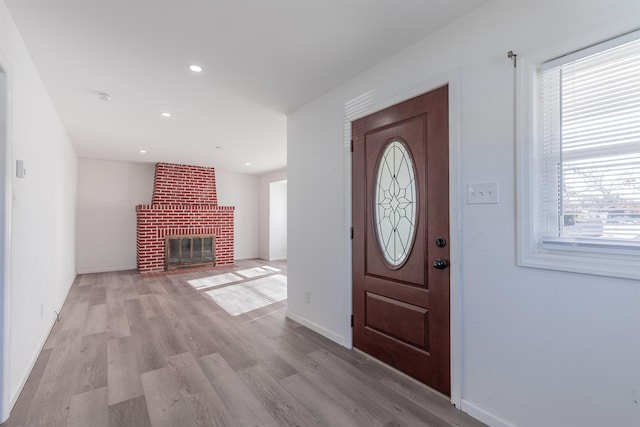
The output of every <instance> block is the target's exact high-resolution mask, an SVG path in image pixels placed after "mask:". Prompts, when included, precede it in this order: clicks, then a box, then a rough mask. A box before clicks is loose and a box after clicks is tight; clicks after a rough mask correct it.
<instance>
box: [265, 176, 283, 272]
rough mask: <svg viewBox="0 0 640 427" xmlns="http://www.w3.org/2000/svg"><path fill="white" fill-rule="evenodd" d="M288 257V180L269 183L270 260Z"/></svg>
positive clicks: (280, 259)
mask: <svg viewBox="0 0 640 427" xmlns="http://www.w3.org/2000/svg"><path fill="white" fill-rule="evenodd" d="M286 259H287V181H286V180H284V181H275V182H271V183H270V184H269V261H282V260H286Z"/></svg>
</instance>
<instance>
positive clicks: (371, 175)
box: [352, 86, 451, 395]
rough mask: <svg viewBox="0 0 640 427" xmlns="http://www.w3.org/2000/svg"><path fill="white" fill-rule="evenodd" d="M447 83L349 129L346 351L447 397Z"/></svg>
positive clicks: (448, 371)
mask: <svg viewBox="0 0 640 427" xmlns="http://www.w3.org/2000/svg"><path fill="white" fill-rule="evenodd" d="M448 111H449V108H448V86H444V87H441V88H438V89H435V90H433V91H431V92H429V93H426V94H424V95H420V96H418V97H416V98H413V99H410V100H408V101H405V102H402V103H401V104H397V105H394V106H392V107H389V108H387V109H385V110H383V111H380V112H377V113H374V114H371V115H370V116H367V117H364V118H362V119H359V120H356V121H354V122H353V123H352V138H353V158H352V169H353V172H352V173H353V176H352V183H353V190H352V191H353V194H352V200H353V226H354V236H353V313H354V331H353V344H354V347H356V348H358V349H360V350H362V351H364V352H365V353H368V354H370V355H372V356H373V357H375V358H377V359H379V360H381V361H383V362H385V363H387V364H389V365H391V366H393V367H395V368H397V369H399V370H401V371H403V372H405V373H407V374H408V375H410V376H412V377H414V378H416V379H418V380H419V381H421V382H423V383H425V384H427V385H429V386H430V387H432V388H434V389H436V390H438V391H440V392H442V393H444V394H446V395H449V394H450V387H451V380H450V360H449V351H450V350H449V349H450V343H449V342H450V339H449V307H450V305H449V268H448V267H449V266H448V263H449V244H448V243H449V154H448V151H449V148H448V147H449V120H448V116H449V113H448Z"/></svg>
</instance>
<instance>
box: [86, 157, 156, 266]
mask: <svg viewBox="0 0 640 427" xmlns="http://www.w3.org/2000/svg"><path fill="white" fill-rule="evenodd" d="M154 173H155V164H154V163H131V162H116V161H107V160H93V159H79V161H78V213H77V223H76V224H77V225H76V227H77V247H78V254H77V262H78V273H81V274H82V273H96V272H102V271H119V270H131V269H135V268H136V205H140V204H148V203H151V197H152V194H153V176H154Z"/></svg>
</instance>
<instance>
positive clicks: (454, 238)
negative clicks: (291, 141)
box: [343, 69, 463, 408]
mask: <svg viewBox="0 0 640 427" xmlns="http://www.w3.org/2000/svg"><path fill="white" fill-rule="evenodd" d="M444 85H449V228H450V230H449V233H450V236H449V237H450V259H451V263H450V265H451V267H450V268H449V272H450V313H451V314H450V339H451V348H450V359H451V402H452V403H453V404H454V405H456V407H458V408H460V405H461V402H462V298H461V297H462V283H461V263H460V260H461V246H460V237H461V234H460V223H461V221H460V218H461V209H460V206H461V200H462V196H463V194H462V190H461V184H460V170H461V168H460V92H459V88H460V72H459V70H458V69H456V70H454V71H452V72H450V73H447V74H444V75H440V76H438V77H436V78H433V79H430V80H426V81H423V82H421V83H419V84H417V85H415V86H411V87H408V88H404V90H400V91H399V92H396V93H395V94H393V95H390V96H388V97H381V98H382V99H376V98H377V97H376V92H375V90H370V91H367V92H365V93H363V94H361V95H359V96H357V97H355V98H353V99H351V100H349V101H347V102H346V103H345V113H344V147H343V161H344V176H345V186H344V224H345V230H344V236H345V241H344V243H345V248H344V249H345V252H344V253H345V254H346V257H347V260H346V261H347V262H346V266H345V271H344V277H345V282H346V283H347V286H346V287H345V288H346V291H345V295H344V300H345V308H346V313H347V316H345V319H344V342H345V346H346V347H348V348H353V329H352V328H351V312H352V307H353V276H352V268H353V258H352V244H351V242H352V240H351V225H352V224H351V218H352V217H351V203H352V200H351V122H352V121H354V120H357V119H360V118H362V117H365V116H368V115H370V114H372V113H375V112H377V111H381V110H384V109H385V108H388V107H391V106H392V105H395V104H398V103H400V102H403V101H406V100H408V99H411V98H414V97H416V96H418V95H421V94H423V93H426V92H429V91H431V90H433V89H437V88H438V87H441V86H444Z"/></svg>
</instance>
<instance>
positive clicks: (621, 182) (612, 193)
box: [538, 34, 640, 247]
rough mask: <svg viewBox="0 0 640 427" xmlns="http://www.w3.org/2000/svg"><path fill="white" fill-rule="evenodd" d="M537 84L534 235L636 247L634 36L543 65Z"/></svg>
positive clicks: (639, 219) (637, 66) (638, 153)
mask: <svg viewBox="0 0 640 427" xmlns="http://www.w3.org/2000/svg"><path fill="white" fill-rule="evenodd" d="M629 39H631V40H629ZM538 88H539V89H538V96H539V103H538V105H539V106H540V111H539V113H538V114H539V117H540V121H539V123H540V126H541V128H540V130H539V134H540V135H541V138H542V139H543V145H544V147H543V163H542V164H541V167H542V168H541V169H542V170H540V171H539V172H540V175H539V176H540V186H539V188H540V190H541V194H539V197H540V201H541V203H540V207H541V210H542V212H538V214H539V220H540V222H541V224H542V225H543V226H542V227H541V228H540V232H541V233H542V234H543V235H542V236H540V237H542V239H543V241H544V242H547V243H549V242H551V243H553V242H556V243H560V242H573V243H589V242H591V243H593V244H599V245H601V244H605V243H607V242H608V243H609V244H613V245H618V246H624V247H633V246H637V247H640V36H639V35H638V34H636V35H635V36H634V37H629V36H627V37H626V38H624V39H618V40H613V41H609V42H607V43H606V44H603V45H600V46H596V47H592V48H589V49H586V50H584V51H580V52H576V53H574V54H571V55H568V56H566V57H563V58H559V59H557V60H554V61H550V62H548V63H546V64H544V65H543V66H542V67H541V72H540V74H539V81H538Z"/></svg>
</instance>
